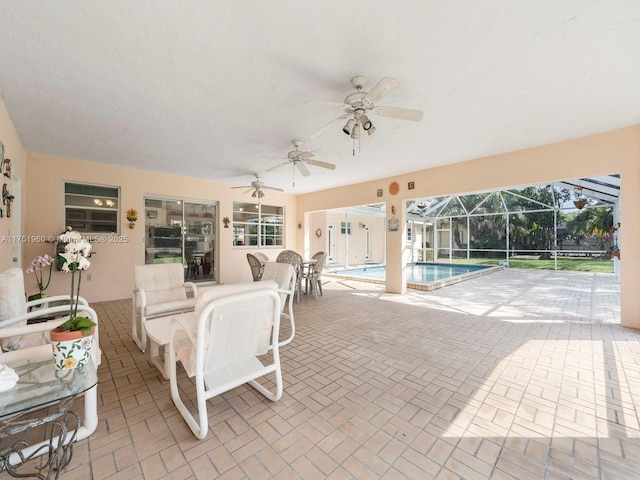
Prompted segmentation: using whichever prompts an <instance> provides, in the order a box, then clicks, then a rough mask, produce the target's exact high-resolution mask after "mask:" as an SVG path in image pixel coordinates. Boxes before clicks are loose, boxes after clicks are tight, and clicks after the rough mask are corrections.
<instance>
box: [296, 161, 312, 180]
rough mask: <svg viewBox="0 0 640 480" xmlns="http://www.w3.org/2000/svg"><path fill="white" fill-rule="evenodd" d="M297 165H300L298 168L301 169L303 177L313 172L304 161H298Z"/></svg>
mask: <svg viewBox="0 0 640 480" xmlns="http://www.w3.org/2000/svg"><path fill="white" fill-rule="evenodd" d="M296 165H298V170H300V174H301V175H302V176H303V177H308V176H309V175H311V172H310V171H309V169H308V168H307V166H306V165H305V164H304V163H303V162H296Z"/></svg>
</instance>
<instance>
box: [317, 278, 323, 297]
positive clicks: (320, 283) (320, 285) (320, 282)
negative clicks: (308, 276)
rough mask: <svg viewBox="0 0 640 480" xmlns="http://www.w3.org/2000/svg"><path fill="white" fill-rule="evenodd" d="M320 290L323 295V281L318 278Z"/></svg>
mask: <svg viewBox="0 0 640 480" xmlns="http://www.w3.org/2000/svg"><path fill="white" fill-rule="evenodd" d="M318 290H320V295H322V281H321V280H320V278H318Z"/></svg>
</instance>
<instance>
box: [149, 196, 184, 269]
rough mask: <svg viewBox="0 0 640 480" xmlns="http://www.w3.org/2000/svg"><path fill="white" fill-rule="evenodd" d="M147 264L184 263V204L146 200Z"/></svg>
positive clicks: (172, 201)
mask: <svg viewBox="0 0 640 480" xmlns="http://www.w3.org/2000/svg"><path fill="white" fill-rule="evenodd" d="M145 229H146V232H147V235H146V239H147V241H146V248H145V263H147V264H150V263H183V257H182V204H181V202H179V201H175V200H154V199H145Z"/></svg>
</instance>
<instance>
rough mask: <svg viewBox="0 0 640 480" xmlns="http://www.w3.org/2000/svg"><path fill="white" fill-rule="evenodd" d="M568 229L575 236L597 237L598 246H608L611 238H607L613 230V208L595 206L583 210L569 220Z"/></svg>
mask: <svg viewBox="0 0 640 480" xmlns="http://www.w3.org/2000/svg"><path fill="white" fill-rule="evenodd" d="M567 230H568V231H569V232H571V234H572V235H573V236H574V237H580V236H590V237H596V238H597V239H598V247H600V248H608V247H609V246H610V245H608V243H610V240H607V239H608V237H609V235H610V232H611V231H612V230H613V208H612V207H609V208H604V207H595V208H588V209H586V210H582V211H581V212H580V213H578V214H577V215H576V216H575V217H573V219H571V220H569V222H567Z"/></svg>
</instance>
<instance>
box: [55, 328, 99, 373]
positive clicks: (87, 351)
mask: <svg viewBox="0 0 640 480" xmlns="http://www.w3.org/2000/svg"><path fill="white" fill-rule="evenodd" d="M94 331H95V327H92V328H91V333H90V334H89V335H84V334H83V333H82V331H80V330H75V331H68V330H60V329H58V328H54V329H53V330H51V332H50V336H51V346H52V349H53V361H54V363H55V364H56V367H57V368H58V369H59V370H71V369H73V368H77V367H79V366H81V365H84V364H85V363H87V361H89V359H90V358H91V344H92V342H93V332H94Z"/></svg>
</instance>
